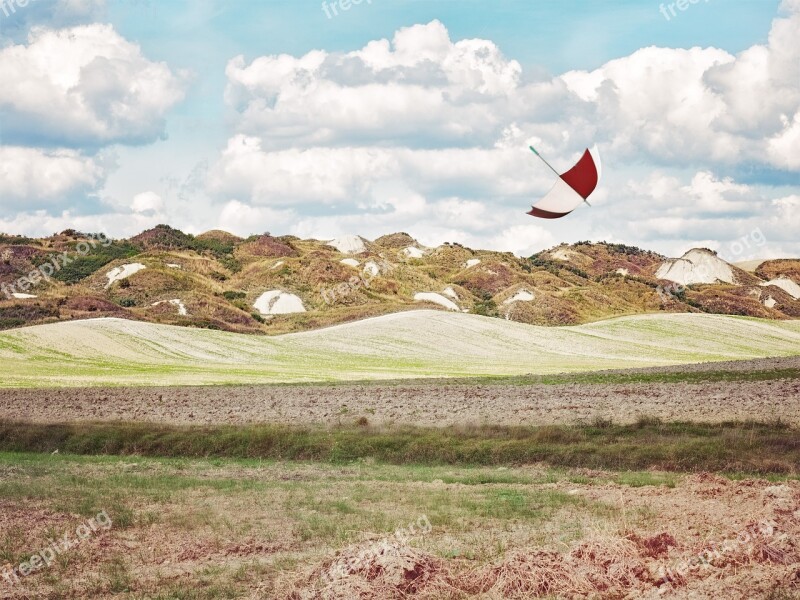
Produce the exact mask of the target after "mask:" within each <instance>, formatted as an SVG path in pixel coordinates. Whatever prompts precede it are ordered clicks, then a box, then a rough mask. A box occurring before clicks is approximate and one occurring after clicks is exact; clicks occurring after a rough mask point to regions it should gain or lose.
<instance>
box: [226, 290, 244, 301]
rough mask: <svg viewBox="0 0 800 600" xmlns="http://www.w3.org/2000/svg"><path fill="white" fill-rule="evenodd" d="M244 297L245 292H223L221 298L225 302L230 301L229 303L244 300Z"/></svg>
mask: <svg viewBox="0 0 800 600" xmlns="http://www.w3.org/2000/svg"><path fill="white" fill-rule="evenodd" d="M245 296H247V293H246V292H232V291H229V292H223V293H222V297H223V298H225V300H230V301H231V302H232V301H233V300H240V299H242V298H244V297H245Z"/></svg>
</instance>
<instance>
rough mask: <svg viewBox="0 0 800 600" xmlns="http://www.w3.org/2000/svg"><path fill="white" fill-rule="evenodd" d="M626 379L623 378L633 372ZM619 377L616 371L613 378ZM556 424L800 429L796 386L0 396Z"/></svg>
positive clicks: (291, 420) (129, 413)
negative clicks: (781, 425) (656, 422)
mask: <svg viewBox="0 0 800 600" xmlns="http://www.w3.org/2000/svg"><path fill="white" fill-rule="evenodd" d="M798 365H800V357H795V358H785V359H768V360H758V361H745V362H741V363H738V362H737V363H721V364H717V365H689V366H685V367H678V368H676V367H664V368H653V369H643V370H638V371H635V372H636V373H642V374H648V373H670V372H675V371H676V370H679V371H681V372H697V373H701V372H703V371H704V370H719V369H724V370H726V371H745V372H746V371H760V370H769V369H788V368H797V367H798ZM632 372H634V371H624V372H622V373H632ZM616 373H620V372H616ZM359 416H368V418H369V422H370V423H372V424H375V425H381V424H395V425H398V424H407V425H424V426H429V425H435V426H440V427H445V426H451V425H474V424H485V423H490V424H497V425H550V424H574V423H579V422H585V421H591V420H594V419H612V420H613V421H614V422H615V423H620V424H625V423H631V422H635V421H636V420H637V419H638V418H639V417H642V416H647V417H658V418H661V419H663V420H665V421H678V420H686V421H697V422H721V421H731V420H756V421H766V420H770V419H777V418H780V419H781V420H783V421H784V422H787V423H791V424H800V380H798V379H796V378H794V379H774V380H766V381H734V382H724V381H720V382H705V383H627V384H578V383H569V384H558V385H543V384H538V385H511V384H470V383H465V382H453V383H448V382H447V381H441V380H440V381H433V382H428V381H418V382H411V383H395V384H389V385H386V384H384V385H381V384H378V383H369V384H340V385H310V386H292V385H269V386H235V387H234V386H231V387H200V386H198V387H146V388H67V389H47V390H26V389H19V390H17V389H5V390H0V419H7V420H13V421H19V420H25V421H28V422H34V423H54V422H78V421H138V422H154V423H165V424H175V425H185V424H220V423H222V424H245V423H284V424H294V425H309V424H325V425H332V424H340V423H350V422H351V421H353V420H354V419H356V418H357V417H359Z"/></svg>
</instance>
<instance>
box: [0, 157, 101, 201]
mask: <svg viewBox="0 0 800 600" xmlns="http://www.w3.org/2000/svg"><path fill="white" fill-rule="evenodd" d="M105 177H106V169H105V167H104V166H103V165H102V164H101V162H100V161H98V160H97V159H95V158H90V157H86V156H82V155H81V154H80V153H79V152H77V151H75V150H42V149H38V148H24V147H17V146H0V207H6V208H12V207H18V206H19V205H21V204H22V203H23V202H24V205H25V206H26V208H31V205H36V204H38V205H39V206H44V205H51V204H58V203H61V202H63V201H64V199H65V197H71V196H74V195H75V194H79V193H87V192H89V191H92V190H94V189H96V188H97V187H99V186H100V185H101V184H102V183H103V182H104V180H105ZM34 207H35V206H34Z"/></svg>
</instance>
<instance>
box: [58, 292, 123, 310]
mask: <svg viewBox="0 0 800 600" xmlns="http://www.w3.org/2000/svg"><path fill="white" fill-rule="evenodd" d="M64 308H66V309H68V310H74V311H77V312H88V313H114V314H127V311H126V310H125V309H124V308H122V307H121V306H119V305H117V304H114V303H113V302H110V301H108V300H105V299H103V298H98V297H97V296H74V297H72V298H69V299H67V301H66V303H65V304H64Z"/></svg>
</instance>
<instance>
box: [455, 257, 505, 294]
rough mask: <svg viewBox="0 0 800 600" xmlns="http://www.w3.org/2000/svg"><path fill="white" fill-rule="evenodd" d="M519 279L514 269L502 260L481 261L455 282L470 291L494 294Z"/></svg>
mask: <svg viewBox="0 0 800 600" xmlns="http://www.w3.org/2000/svg"><path fill="white" fill-rule="evenodd" d="M516 280H517V277H516V274H515V273H514V271H513V270H512V269H511V268H510V267H508V266H507V265H505V264H503V263H501V262H486V263H481V264H480V265H478V266H476V267H472V268H471V269H469V270H468V271H466V273H465V274H464V275H462V276H461V277H460V278H459V279H458V280H457V281H455V283H456V284H457V285H460V286H462V287H464V288H466V289H468V290H469V291H470V292H472V293H474V294H476V295H478V296H483V295H485V294H489V295H490V296H494V295H495V294H498V293H500V292H501V291H503V290H505V289H506V288H508V287H510V286H511V285H512V284H513V283H515V281H516Z"/></svg>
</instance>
